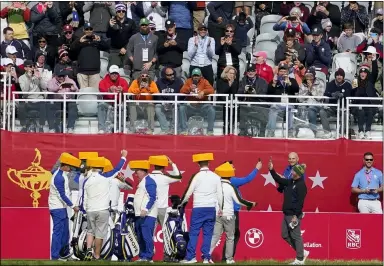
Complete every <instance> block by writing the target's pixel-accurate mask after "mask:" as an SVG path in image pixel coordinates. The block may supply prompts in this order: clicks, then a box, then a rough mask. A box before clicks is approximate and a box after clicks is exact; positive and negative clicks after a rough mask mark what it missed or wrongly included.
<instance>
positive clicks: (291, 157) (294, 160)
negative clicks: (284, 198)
mask: <svg viewBox="0 0 384 266" xmlns="http://www.w3.org/2000/svg"><path fill="white" fill-rule="evenodd" d="M298 164H299V155H298V154H297V153H296V152H290V153H289V154H288V166H287V167H286V168H285V170H284V172H283V174H282V177H284V178H286V179H292V177H293V170H292V169H293V167H294V166H295V165H298ZM303 179H304V180H305V174H304V175H303ZM284 189H285V186H284V185H281V184H279V187H278V188H277V191H278V192H280V193H283V192H284Z"/></svg>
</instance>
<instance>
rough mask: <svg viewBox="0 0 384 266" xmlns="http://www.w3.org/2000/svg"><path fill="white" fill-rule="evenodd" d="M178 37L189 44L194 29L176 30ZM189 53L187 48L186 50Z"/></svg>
mask: <svg viewBox="0 0 384 266" xmlns="http://www.w3.org/2000/svg"><path fill="white" fill-rule="evenodd" d="M176 33H177V36H178V37H180V40H185V41H186V42H187V43H188V40H189V38H191V37H193V29H180V28H179V29H176ZM184 51H187V46H186V47H185V50H184Z"/></svg>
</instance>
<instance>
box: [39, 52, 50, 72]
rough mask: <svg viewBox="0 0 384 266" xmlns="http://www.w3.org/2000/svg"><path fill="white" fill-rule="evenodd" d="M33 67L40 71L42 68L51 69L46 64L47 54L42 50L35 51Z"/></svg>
mask: <svg viewBox="0 0 384 266" xmlns="http://www.w3.org/2000/svg"><path fill="white" fill-rule="evenodd" d="M35 68H36V69H38V70H39V71H40V72H41V71H43V70H47V71H52V68H51V67H50V66H49V65H48V64H47V54H46V53H45V52H44V51H37V52H36V56H35Z"/></svg>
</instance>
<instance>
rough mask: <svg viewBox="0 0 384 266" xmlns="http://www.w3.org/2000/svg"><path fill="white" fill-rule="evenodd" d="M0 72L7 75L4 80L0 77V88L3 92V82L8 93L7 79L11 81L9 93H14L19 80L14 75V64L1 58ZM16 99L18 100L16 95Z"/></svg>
mask: <svg viewBox="0 0 384 266" xmlns="http://www.w3.org/2000/svg"><path fill="white" fill-rule="evenodd" d="M0 72H5V73H7V75H6V79H4V78H3V77H2V79H1V81H2V83H1V88H2V90H3V88H4V82H5V86H6V87H5V88H6V89H7V92H8V84H9V78H10V79H11V82H10V83H11V88H10V89H11V92H12V91H16V89H17V87H19V79H18V77H17V73H16V66H15V63H13V61H12V59H11V58H3V59H2V60H1V68H0ZM16 98H18V95H16ZM2 104H3V93H1V107H2V106H3V105H2Z"/></svg>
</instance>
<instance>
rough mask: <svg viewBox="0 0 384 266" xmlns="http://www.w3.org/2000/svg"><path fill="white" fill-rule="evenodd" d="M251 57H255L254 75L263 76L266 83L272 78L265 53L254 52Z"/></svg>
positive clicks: (271, 71)
mask: <svg viewBox="0 0 384 266" xmlns="http://www.w3.org/2000/svg"><path fill="white" fill-rule="evenodd" d="M253 57H254V58H255V66H256V75H257V76H259V77H260V78H263V79H264V80H265V81H266V82H267V83H269V82H271V81H272V79H273V70H272V67H271V66H269V65H267V63H266V61H267V53H266V52H264V51H259V52H256V53H255V54H254V55H253Z"/></svg>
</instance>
